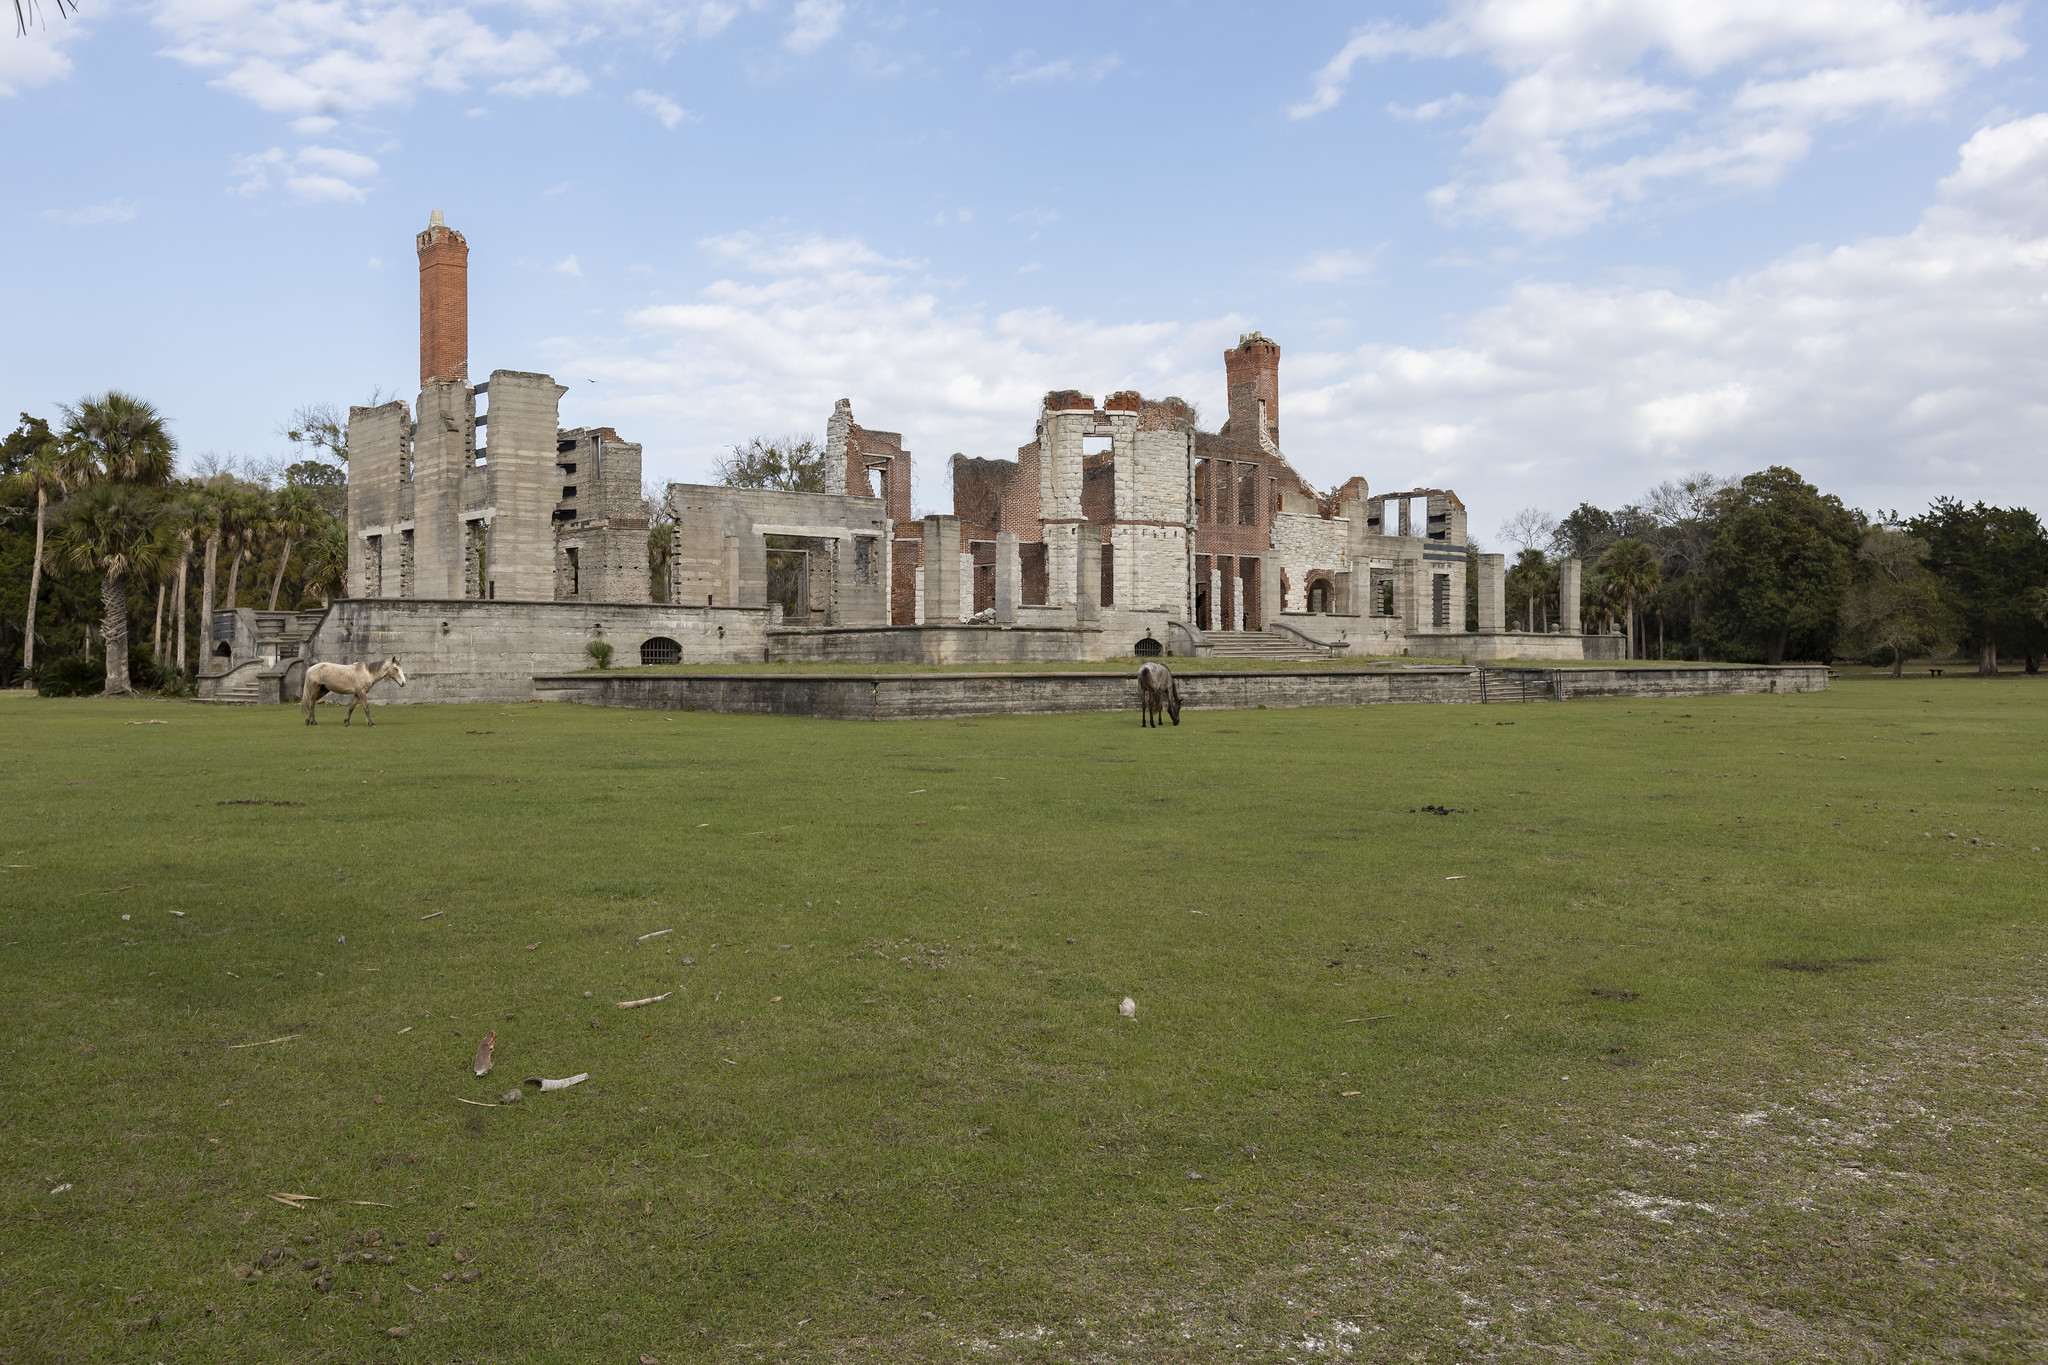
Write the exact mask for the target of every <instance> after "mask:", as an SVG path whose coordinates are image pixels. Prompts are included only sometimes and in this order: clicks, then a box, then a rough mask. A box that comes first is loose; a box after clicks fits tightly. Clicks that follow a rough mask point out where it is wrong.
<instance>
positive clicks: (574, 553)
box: [562, 550, 583, 597]
mask: <svg viewBox="0 0 2048 1365" xmlns="http://www.w3.org/2000/svg"><path fill="white" fill-rule="evenodd" d="M562 553H563V554H564V555H566V556H567V557H568V560H569V596H571V597H575V596H577V595H578V594H580V593H581V592H582V591H583V554H582V552H581V551H580V550H564V551H563V552H562Z"/></svg>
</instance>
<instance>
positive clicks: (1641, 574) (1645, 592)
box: [1600, 536, 1664, 659]
mask: <svg viewBox="0 0 2048 1365" xmlns="http://www.w3.org/2000/svg"><path fill="white" fill-rule="evenodd" d="M1600 576H1601V577H1602V578H1603V579H1604V580H1605V581H1606V583H1607V585H1608V586H1609V587H1610V588H1611V589H1612V591H1613V592H1614V595H1615V596H1616V597H1617V598H1619V599H1620V602H1621V608H1622V629H1623V631H1624V632H1625V633H1626V634H1627V636H1628V657H1629V658H1631V659H1635V658H1640V657H1641V656H1642V652H1641V650H1640V649H1638V648H1637V645H1638V636H1639V635H1640V630H1639V628H1638V623H1637V621H1636V607H1637V604H1638V603H1640V602H1642V601H1643V600H1644V599H1645V598H1647V597H1649V595H1650V594H1651V593H1653V592H1655V591H1657V585H1658V584H1659V583H1661V582H1663V581H1664V578H1663V575H1662V574H1660V573H1659V572H1658V571H1657V556H1656V555H1655V554H1654V553H1652V552H1651V550H1650V547H1649V546H1647V545H1645V544H1644V543H1643V542H1642V541H1640V540H1637V539H1636V538H1635V537H1634V536H1623V537H1622V538H1621V539H1620V540H1617V541H1615V542H1614V544H1613V545H1611V546H1609V547H1608V549H1607V553H1606V554H1604V555H1601V556H1600Z"/></svg>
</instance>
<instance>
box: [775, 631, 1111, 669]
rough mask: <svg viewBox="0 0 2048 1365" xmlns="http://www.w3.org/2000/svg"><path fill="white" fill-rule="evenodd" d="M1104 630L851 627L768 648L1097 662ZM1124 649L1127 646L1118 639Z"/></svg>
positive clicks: (795, 657) (884, 657)
mask: <svg viewBox="0 0 2048 1365" xmlns="http://www.w3.org/2000/svg"><path fill="white" fill-rule="evenodd" d="M1101 636H1102V631H1101V630H1099V629H1096V628H1092V627H1091V628H1089V629H1085V630H1084V629H1081V628H1079V627H1075V626H1071V625H1068V626H1028V625H1026V626H1000V625H997V626H968V625H928V626H910V627H900V626H870V627H858V626H852V627H848V628H846V629H844V630H770V631H769V632H768V650H769V654H770V656H771V657H772V658H774V659H775V660H776V661H777V662H783V663H820V664H1038V663H1071V662H1074V661H1078V660H1093V659H1100V658H1101V657H1103V656H1102V640H1101ZM1118 643H1119V645H1121V646H1122V650H1123V651H1126V652H1127V651H1128V650H1129V649H1130V648H1131V644H1130V642H1128V641H1123V640H1121V639H1119V641H1118Z"/></svg>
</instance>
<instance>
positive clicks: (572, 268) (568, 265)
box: [548, 251, 583, 280]
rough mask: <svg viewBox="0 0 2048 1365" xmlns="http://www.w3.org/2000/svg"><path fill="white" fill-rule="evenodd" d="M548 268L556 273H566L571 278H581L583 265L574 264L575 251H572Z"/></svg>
mask: <svg viewBox="0 0 2048 1365" xmlns="http://www.w3.org/2000/svg"><path fill="white" fill-rule="evenodd" d="M548 268H549V269H550V270H553V271H554V272H555V273H556V274H558V275H567V276H568V277H569V278H570V279H572V280H580V279H582V278H583V267H582V266H580V265H578V264H576V253H574V252H573V251H572V252H570V253H569V254H568V255H567V256H564V257H563V258H562V259H561V260H559V261H556V262H555V263H554V264H553V265H552V266H549V267H548Z"/></svg>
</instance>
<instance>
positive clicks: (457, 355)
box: [419, 209, 469, 388]
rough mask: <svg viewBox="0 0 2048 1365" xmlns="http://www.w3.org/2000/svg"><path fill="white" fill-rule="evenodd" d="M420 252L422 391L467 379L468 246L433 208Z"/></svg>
mask: <svg viewBox="0 0 2048 1365" xmlns="http://www.w3.org/2000/svg"><path fill="white" fill-rule="evenodd" d="M419 248H420V387H421V388H425V387H426V386H427V385H428V384H429V383H431V382H432V381H434V380H436V379H457V380H463V381H467V380H468V378H469V243H468V242H466V241H464V240H463V239H462V234H461V233H459V232H457V231H456V230H455V229H454V228H451V227H449V226H448V224H447V223H445V222H443V221H442V219H441V210H439V209H435V210H434V213H433V217H432V218H431V219H429V220H428V223H427V230H426V231H425V232H422V233H421V234H420V235H419Z"/></svg>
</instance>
